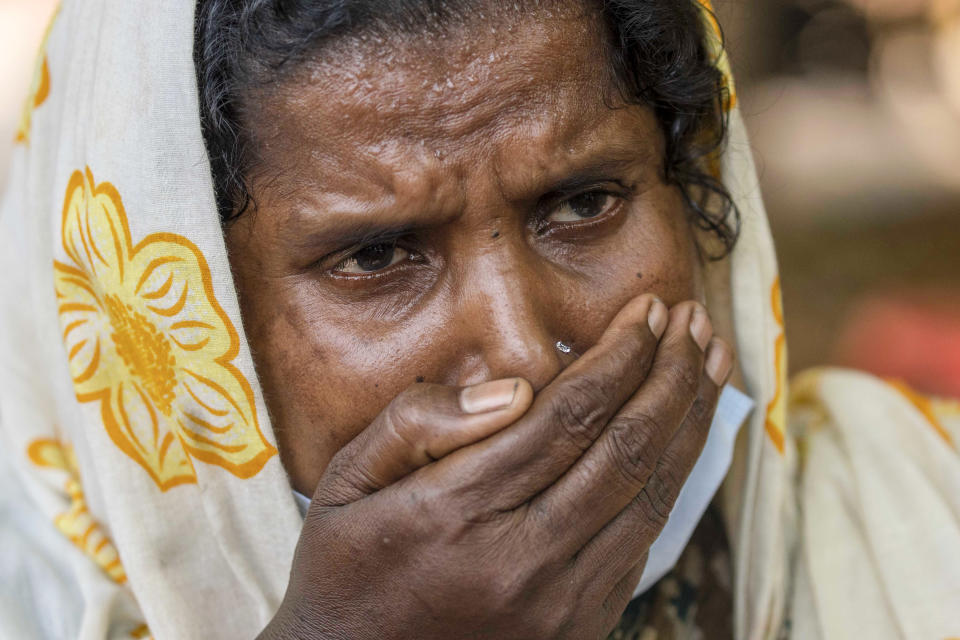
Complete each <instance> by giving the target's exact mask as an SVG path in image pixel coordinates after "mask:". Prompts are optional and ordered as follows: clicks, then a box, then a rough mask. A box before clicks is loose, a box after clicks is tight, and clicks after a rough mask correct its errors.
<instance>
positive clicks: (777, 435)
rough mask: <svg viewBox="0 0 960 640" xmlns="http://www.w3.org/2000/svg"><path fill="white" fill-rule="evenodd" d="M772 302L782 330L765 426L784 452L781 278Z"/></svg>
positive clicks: (784, 357)
mask: <svg viewBox="0 0 960 640" xmlns="http://www.w3.org/2000/svg"><path fill="white" fill-rule="evenodd" d="M770 297H771V300H770V304H771V307H772V309H773V319H774V321H775V322H776V323H777V326H778V327H779V329H780V331H779V333H778V334H777V337H776V340H775V342H774V347H773V348H774V376H775V377H776V379H775V380H774V384H775V385H776V387H775V390H774V394H773V398H772V399H771V400H770V402H769V403H768V404H767V414H766V415H767V417H766V422H765V428H766V431H767V435H768V436H769V437H770V440H771V441H772V442H773V446H775V447H776V448H777V451H779V452H780V453H783V447H784V438H785V434H786V428H785V426H786V421H787V407H786V399H785V398H784V393H783V390H784V388H785V387H786V386H787V339H786V337H785V336H784V323H783V296H782V294H781V290H780V278H779V277H777V279H776V280H774V282H773V289H772V291H771V292H770Z"/></svg>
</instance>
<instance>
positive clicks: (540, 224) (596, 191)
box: [320, 182, 633, 281]
mask: <svg viewBox="0 0 960 640" xmlns="http://www.w3.org/2000/svg"><path fill="white" fill-rule="evenodd" d="M616 184H617V186H618V187H619V188H620V189H621V190H622V191H620V192H617V191H613V190H611V189H609V188H593V189H591V188H586V189H584V190H582V191H577V192H574V193H568V194H563V195H562V196H558V197H555V198H552V199H551V201H550V202H548V204H546V205H542V206H540V207H539V209H540V211H539V213H538V215H537V217H536V221H535V229H534V230H535V233H536V234H537V236H538V237H549V236H551V235H553V234H554V233H557V232H562V231H563V230H565V229H570V228H577V229H583V230H586V229H589V228H592V227H595V226H600V225H602V224H604V223H605V222H606V221H607V220H608V219H609V218H610V217H611V216H612V215H613V214H615V213H616V212H619V211H620V210H621V209H622V208H623V206H624V205H625V203H626V202H627V200H628V199H629V197H630V196H631V195H632V194H633V189H632V188H631V187H628V186H626V185H624V184H622V183H620V182H616ZM589 195H597V196H609V197H613V198H616V199H617V203H616V204H615V205H614V206H613V207H611V208H610V210H609V211H604V212H603V213H600V214H599V215H597V216H596V217H595V218H584V220H583V222H565V223H554V226H553V228H544V227H545V226H549V225H550V223H548V222H546V218H547V216H548V215H549V214H550V213H551V212H552V211H554V210H556V209H557V208H558V207H560V206H562V205H563V204H565V203H568V202H571V201H573V200H575V199H577V198H581V197H584V196H589ZM404 240H407V242H404ZM410 240H411V238H410V236H409V234H408V235H395V234H391V235H386V236H383V237H381V238H373V239H370V240H368V241H367V242H365V243H364V244H362V245H359V246H355V247H353V248H351V249H349V250H348V252H345V253H340V252H338V253H339V256H338V257H339V259H338V260H337V262H336V263H335V264H334V265H333V266H332V267H330V268H329V269H327V270H326V271H327V273H328V274H329V275H330V276H331V277H334V278H340V279H344V280H354V281H355V280H369V279H375V278H381V277H384V276H387V275H390V274H393V273H394V272H395V271H396V270H398V269H403V268H405V267H408V266H409V264H410V263H411V262H412V263H417V262H422V261H423V256H422V254H420V253H419V252H417V251H416V250H415V249H413V248H412V246H411V245H412V244H413V242H410ZM383 244H391V245H392V247H393V248H400V249H403V250H404V251H407V252H408V253H409V255H408V256H407V257H406V259H404V260H403V261H402V262H400V263H398V264H395V265H391V266H388V267H386V268H384V269H381V270H378V271H370V272H366V273H345V272H342V271H338V269H340V268H342V267H343V266H344V265H345V264H346V263H347V262H348V261H349V260H351V259H355V256H357V255H358V254H360V253H361V252H363V251H364V250H366V249H370V248H371V247H375V246H377V245H383ZM320 262H329V261H328V260H321V261H320Z"/></svg>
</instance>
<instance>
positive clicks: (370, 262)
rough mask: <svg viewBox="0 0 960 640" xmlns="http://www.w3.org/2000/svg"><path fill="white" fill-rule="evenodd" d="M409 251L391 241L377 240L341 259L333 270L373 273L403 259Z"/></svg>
mask: <svg viewBox="0 0 960 640" xmlns="http://www.w3.org/2000/svg"><path fill="white" fill-rule="evenodd" d="M409 255H410V253H409V252H408V251H407V250H406V249H402V248H400V247H398V246H397V245H396V244H394V243H392V242H378V243H377V244H371V245H368V246H366V247H363V248H362V249H359V250H357V251H356V252H354V253H353V255H351V256H350V257H349V258H346V259H345V260H342V261H341V262H340V263H339V264H337V266H335V267H334V268H333V271H335V272H339V273H373V272H376V271H382V270H384V269H386V268H388V267H392V266H393V265H395V264H397V263H399V262H401V261H403V260H405V259H406V258H407V257H408V256H409Z"/></svg>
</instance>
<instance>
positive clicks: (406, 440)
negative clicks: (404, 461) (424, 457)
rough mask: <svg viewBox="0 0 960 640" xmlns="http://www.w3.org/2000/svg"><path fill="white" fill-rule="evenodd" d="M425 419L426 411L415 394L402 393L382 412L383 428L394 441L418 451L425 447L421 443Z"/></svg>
mask: <svg viewBox="0 0 960 640" xmlns="http://www.w3.org/2000/svg"><path fill="white" fill-rule="evenodd" d="M426 417H427V416H426V410H425V408H424V406H423V404H422V403H420V402H418V401H417V398H416V397H415V394H414V393H410V392H404V393H401V394H400V395H398V396H397V397H396V398H394V399H393V401H391V402H390V404H389V405H387V408H386V409H385V410H384V427H385V429H386V431H387V433H388V434H389V435H390V436H392V437H393V438H394V439H395V440H397V441H399V442H400V443H401V444H404V445H406V446H407V447H409V448H410V449H413V450H415V451H420V450H422V449H424V448H425V446H426V445H425V443H424V442H423V439H424V426H423V425H424V424H425V422H426Z"/></svg>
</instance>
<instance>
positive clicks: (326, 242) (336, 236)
mask: <svg viewBox="0 0 960 640" xmlns="http://www.w3.org/2000/svg"><path fill="white" fill-rule="evenodd" d="M618 147H619V145H617V146H616V147H615V148H614V149H607V150H606V153H603V154H602V157H595V158H593V159H592V161H591V160H590V159H587V161H585V162H581V163H577V162H575V161H574V162H572V163H571V164H576V165H577V166H576V167H575V168H572V169H570V170H569V171H567V172H566V173H564V174H563V175H561V176H558V177H556V178H555V179H552V180H550V179H547V180H541V179H539V177H538V178H535V179H533V180H531V181H529V183H528V184H526V185H524V188H523V192H525V194H524V195H523V196H522V197H517V198H511V200H512V201H514V202H520V201H523V200H525V201H528V202H530V203H531V204H532V205H533V206H535V207H540V206H543V205H544V204H545V203H549V202H551V201H556V200H558V199H561V198H564V197H567V196H570V195H574V194H576V193H578V192H580V191H583V190H584V189H585V188H587V187H591V186H595V185H597V184H598V183H604V182H608V183H610V182H612V183H615V184H617V185H619V186H620V187H621V188H623V189H626V190H627V191H631V192H632V191H634V189H635V187H634V185H631V184H629V183H626V182H624V181H621V180H616V179H613V178H612V177H611V175H610V174H611V173H618V172H623V171H626V170H627V169H629V168H631V167H636V166H640V165H643V164H646V163H647V162H649V160H650V158H651V157H652V156H653V155H654V154H652V153H650V152H648V151H645V150H637V149H629V150H628V149H625V148H618ZM590 155H595V156H596V155H601V154H597V153H594V154H590ZM534 193H536V194H537V195H533V194H534ZM363 209H367V211H363ZM320 211H323V215H322V217H321V216H320V215H318V213H319V212H320ZM388 212H390V214H388ZM459 214H460V212H459V211H448V212H439V211H438V210H436V209H432V208H429V207H425V208H424V209H421V210H419V211H417V212H416V213H410V212H406V213H405V212H400V211H396V210H394V209H391V208H389V207H357V208H356V209H352V210H351V209H348V208H337V209H334V210H323V209H322V208H320V207H317V208H314V207H306V208H298V209H297V210H296V212H295V213H294V218H293V219H294V221H295V222H293V224H292V225H291V228H290V231H289V233H290V236H291V238H292V239H293V241H294V243H295V244H296V245H297V246H298V247H300V248H302V249H303V250H307V249H312V250H317V249H318V248H319V249H321V250H324V251H326V250H327V249H329V250H330V251H336V250H338V249H342V248H347V247H355V246H362V245H366V244H372V243H376V242H384V241H388V240H392V239H395V238H398V237H400V236H403V235H407V234H410V233H414V232H416V231H418V230H422V229H426V228H430V227H436V226H439V225H442V224H445V223H448V222H450V221H451V220H453V219H454V218H456V217H457V216H458V215H459ZM308 221H309V226H310V227H312V229H311V230H310V231H306V232H303V231H302V229H303V226H305V225H304V223H307V222H308Z"/></svg>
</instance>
